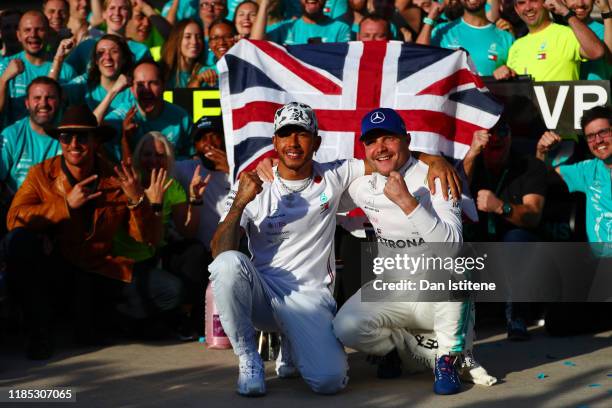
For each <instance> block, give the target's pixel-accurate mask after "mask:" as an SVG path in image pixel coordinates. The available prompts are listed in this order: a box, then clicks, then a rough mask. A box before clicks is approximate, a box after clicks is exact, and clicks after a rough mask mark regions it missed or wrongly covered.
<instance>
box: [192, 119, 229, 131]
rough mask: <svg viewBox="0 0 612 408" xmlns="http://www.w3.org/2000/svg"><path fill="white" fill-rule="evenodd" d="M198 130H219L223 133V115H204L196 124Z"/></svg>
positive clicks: (195, 127) (194, 126) (195, 129)
mask: <svg viewBox="0 0 612 408" xmlns="http://www.w3.org/2000/svg"><path fill="white" fill-rule="evenodd" d="M193 130H194V131H197V132H200V131H202V132H210V131H217V132H221V133H223V120H222V119H221V116H202V117H201V118H200V119H199V120H198V121H197V122H196V123H195V124H194V125H193Z"/></svg>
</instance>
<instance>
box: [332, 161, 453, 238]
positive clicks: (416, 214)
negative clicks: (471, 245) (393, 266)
mask: <svg viewBox="0 0 612 408" xmlns="http://www.w3.org/2000/svg"><path fill="white" fill-rule="evenodd" d="M427 171H428V166H427V165H426V164H424V163H422V162H420V161H418V160H416V159H415V158H413V157H410V158H409V159H408V161H407V162H406V163H405V164H404V165H403V166H402V168H401V169H400V170H399V173H400V174H401V175H403V176H404V180H405V181H406V186H407V187H408V191H410V193H411V194H412V195H413V196H414V197H415V198H416V200H417V201H418V202H419V205H418V206H417V207H416V208H415V209H414V210H413V211H412V212H411V213H410V214H408V215H406V214H404V211H403V210H402V209H401V208H399V207H398V206H397V204H395V203H394V202H392V201H391V200H390V199H389V198H387V196H386V195H385V193H384V192H383V190H384V188H385V184H386V182H387V177H385V176H382V175H381V174H379V173H374V174H372V175H370V176H364V177H360V178H358V179H357V180H355V182H354V183H352V184H351V185H350V186H349V188H348V190H347V191H346V193H345V194H344V196H343V197H342V204H341V206H340V207H341V208H340V209H341V210H344V211H346V210H349V209H351V208H354V207H355V206H357V207H361V209H362V210H363V211H364V212H365V214H366V215H367V216H368V218H369V220H370V222H371V223H372V225H373V227H374V231H375V233H376V237H377V240H378V242H379V244H381V245H382V246H386V247H387V248H391V249H394V248H399V249H404V248H411V247H419V246H420V245H422V244H424V243H428V242H429V243H443V242H462V224H461V206H460V204H459V203H458V202H455V201H452V200H448V201H447V200H445V199H444V197H443V196H442V188H441V186H440V181H439V180H438V179H436V194H435V195H433V196H432V195H431V192H430V191H429V187H428V185H427Z"/></svg>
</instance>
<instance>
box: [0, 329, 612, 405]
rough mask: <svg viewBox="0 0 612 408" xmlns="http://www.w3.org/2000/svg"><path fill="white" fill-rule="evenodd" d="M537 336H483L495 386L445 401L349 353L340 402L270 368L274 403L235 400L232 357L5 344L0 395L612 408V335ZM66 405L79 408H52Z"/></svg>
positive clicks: (181, 350) (415, 381) (182, 346)
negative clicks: (51, 352)
mask: <svg viewBox="0 0 612 408" xmlns="http://www.w3.org/2000/svg"><path fill="white" fill-rule="evenodd" d="M532 334H533V338H532V340H531V341H529V342H524V343H512V342H508V341H507V340H506V339H505V332H504V330H503V329H502V328H498V329H491V328H489V329H485V330H481V331H480V334H479V335H480V337H481V339H480V340H479V341H478V343H477V347H476V350H475V354H476V357H477V359H478V360H479V361H480V362H481V364H482V365H483V366H485V367H486V368H487V370H488V371H489V373H491V374H492V375H495V376H497V377H498V379H499V383H498V384H496V385H494V386H492V387H484V386H473V385H471V384H470V385H466V387H465V391H464V392H462V393H461V394H458V395H455V396H445V397H442V396H436V395H434V394H433V392H432V375H431V374H430V373H423V374H416V375H404V376H402V377H401V378H400V379H396V380H379V379H377V378H375V367H373V366H371V365H369V364H368V363H366V362H365V356H364V355H363V354H361V353H356V352H350V354H349V364H350V372H349V375H350V382H349V385H348V387H347V389H346V390H344V391H343V392H342V393H340V394H338V395H335V396H319V395H315V394H313V393H312V392H310V391H309V389H308V387H307V386H306V385H305V384H304V382H303V381H301V380H300V379H293V380H281V379H278V378H276V376H275V374H274V367H273V363H272V362H269V363H266V374H267V380H268V382H267V385H268V395H267V396H266V397H264V398H257V399H247V398H242V397H239V396H238V395H236V394H235V391H234V387H235V381H236V374H237V366H236V360H235V357H234V355H233V353H232V352H231V351H228V350H224V351H217V350H208V349H206V348H205V347H204V345H203V344H200V343H197V342H194V343H177V342H168V341H165V342H150V343H135V342H134V343H129V342H125V343H122V344H118V345H114V346H112V347H107V348H103V349H75V348H67V349H63V350H59V351H58V352H57V353H56V355H55V356H54V358H53V359H52V360H50V361H48V362H32V361H28V360H26V359H25V358H24V357H23V352H22V350H21V345H19V344H17V343H16V341H9V342H5V343H8V344H3V345H2V348H1V350H0V387H12V388H13V387H19V388H46V387H65V386H69V387H72V388H73V389H75V390H76V396H77V405H76V406H83V407H164V408H168V407H232V408H238V407H248V408H253V407H259V406H261V407H263V406H266V407H291V408H297V407H301V406H312V405H313V404H316V406H318V407H334V408H338V407H344V406H350V407H370V406H377V407H395V406H416V407H487V408H488V407H519V406H520V407H534V406H537V407H592V408H595V407H602V408H603V407H612V331H609V332H604V333H599V334H596V335H588V336H576V337H567V338H551V337H548V336H547V335H546V334H545V333H544V332H543V330H542V329H541V328H532ZM541 377H543V378H541ZM264 404H265V405H264ZM3 405H4V406H6V405H5V404H1V403H0V406H3ZM27 405H30V404H25V403H20V404H15V406H18V407H24V406H27ZM45 405H46V404H45ZM62 405H66V406H72V407H74V406H75V404H55V403H54V404H52V406H53V407H56V406H57V407H59V406H62ZM33 406H41V404H36V405H33Z"/></svg>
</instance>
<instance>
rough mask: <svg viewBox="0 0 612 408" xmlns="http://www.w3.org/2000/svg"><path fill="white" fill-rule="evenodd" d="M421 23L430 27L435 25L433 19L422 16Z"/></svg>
mask: <svg viewBox="0 0 612 408" xmlns="http://www.w3.org/2000/svg"><path fill="white" fill-rule="evenodd" d="M423 24H427V25H430V26H432V27H435V26H436V22H435V21H434V20H433V19H431V18H429V17H423Z"/></svg>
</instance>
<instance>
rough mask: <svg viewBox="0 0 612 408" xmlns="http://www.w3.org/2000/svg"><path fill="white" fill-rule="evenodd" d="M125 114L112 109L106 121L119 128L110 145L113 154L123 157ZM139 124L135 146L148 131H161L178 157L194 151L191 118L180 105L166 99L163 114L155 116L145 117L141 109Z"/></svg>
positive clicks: (138, 115)
mask: <svg viewBox="0 0 612 408" xmlns="http://www.w3.org/2000/svg"><path fill="white" fill-rule="evenodd" d="M124 118H125V114H123V112H121V111H112V112H111V113H109V114H108V115H107V116H106V122H108V124H109V125H111V126H113V127H114V128H115V129H116V130H117V133H118V134H117V138H116V139H115V141H114V142H113V143H112V146H108V147H110V150H111V154H112V155H113V156H114V157H115V158H116V159H120V158H121V145H120V143H119V135H120V134H121V127H122V122H123V119H124ZM135 121H136V124H137V126H138V129H137V131H136V135H135V139H134V141H133V143H132V146H135V145H136V143H138V141H139V140H140V138H141V137H142V136H143V135H144V134H145V133H148V132H151V131H154V130H156V131H158V132H161V133H162V134H163V135H164V136H166V138H167V139H168V141H169V142H170V144H172V146H173V147H174V154H175V155H176V156H177V157H179V158H180V157H187V156H189V155H190V153H191V151H192V146H191V145H192V143H191V118H190V117H189V114H188V113H187V111H185V109H183V108H181V107H180V106H177V105H174V104H172V103H169V102H166V101H164V107H163V108H162V111H161V114H160V115H159V116H158V117H157V118H155V119H151V118H145V117H144V116H143V115H142V113H140V110H139V111H138V113H137V114H136V116H135Z"/></svg>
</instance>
